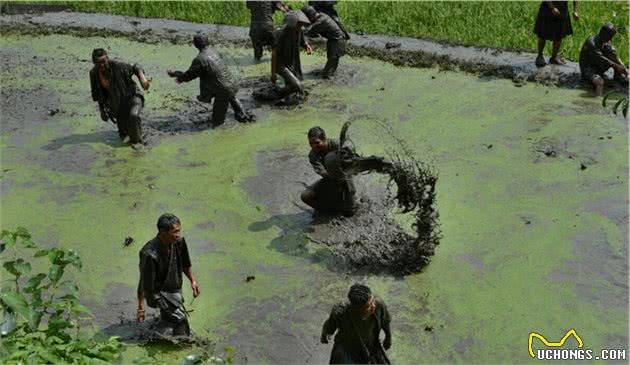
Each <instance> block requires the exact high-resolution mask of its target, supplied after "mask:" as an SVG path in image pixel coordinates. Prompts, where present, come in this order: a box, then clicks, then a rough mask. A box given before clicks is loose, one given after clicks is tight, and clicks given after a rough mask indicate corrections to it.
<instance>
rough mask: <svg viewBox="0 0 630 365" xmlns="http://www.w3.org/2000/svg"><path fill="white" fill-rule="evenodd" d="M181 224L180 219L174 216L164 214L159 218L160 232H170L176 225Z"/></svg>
mask: <svg viewBox="0 0 630 365" xmlns="http://www.w3.org/2000/svg"><path fill="white" fill-rule="evenodd" d="M176 224H181V222H180V221H179V218H177V217H176V216H175V215H174V214H171V213H164V214H162V215H161V216H160V218H158V221H157V228H158V230H160V231H170V230H171V228H173V226H174V225H176Z"/></svg>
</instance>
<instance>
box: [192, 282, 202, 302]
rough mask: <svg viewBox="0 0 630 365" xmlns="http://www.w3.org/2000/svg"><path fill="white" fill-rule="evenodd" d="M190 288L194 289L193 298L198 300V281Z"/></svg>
mask: <svg viewBox="0 0 630 365" xmlns="http://www.w3.org/2000/svg"><path fill="white" fill-rule="evenodd" d="M190 287H191V288H192V292H193V297H195V298H197V297H198V296H199V293H200V291H199V285H197V282H196V281H193V282H192V284H191V285H190Z"/></svg>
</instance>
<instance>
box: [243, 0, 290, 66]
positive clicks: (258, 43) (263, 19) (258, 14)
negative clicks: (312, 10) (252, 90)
mask: <svg viewBox="0 0 630 365" xmlns="http://www.w3.org/2000/svg"><path fill="white" fill-rule="evenodd" d="M246 6H247V9H249V12H250V13H251V23H250V25H249V38H250V39H251V40H252V46H253V47H254V58H255V59H256V61H258V60H260V59H261V58H262V55H263V47H264V46H272V45H273V33H274V32H275V28H274V27H273V13H274V12H275V11H276V10H280V11H282V12H283V13H286V12H288V11H289V8H288V7H287V6H286V5H284V3H283V2H282V1H247V2H246Z"/></svg>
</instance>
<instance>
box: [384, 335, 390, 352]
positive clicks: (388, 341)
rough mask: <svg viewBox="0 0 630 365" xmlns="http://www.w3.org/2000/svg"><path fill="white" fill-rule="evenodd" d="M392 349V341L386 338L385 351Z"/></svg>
mask: <svg viewBox="0 0 630 365" xmlns="http://www.w3.org/2000/svg"><path fill="white" fill-rule="evenodd" d="M391 347H392V339H391V338H390V337H385V340H384V341H383V348H384V349H385V350H389V349H390V348H391Z"/></svg>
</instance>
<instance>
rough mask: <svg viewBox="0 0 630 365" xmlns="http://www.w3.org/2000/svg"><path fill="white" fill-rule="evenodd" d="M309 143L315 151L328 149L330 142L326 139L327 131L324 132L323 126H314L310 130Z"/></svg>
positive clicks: (319, 151) (321, 151) (320, 151)
mask: <svg viewBox="0 0 630 365" xmlns="http://www.w3.org/2000/svg"><path fill="white" fill-rule="evenodd" d="M308 144H309V145H310V146H311V149H312V150H313V151H315V152H318V153H323V152H326V150H327V149H328V142H327V141H326V132H324V130H323V129H322V127H319V126H318V127H313V128H311V129H309V130H308Z"/></svg>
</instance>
